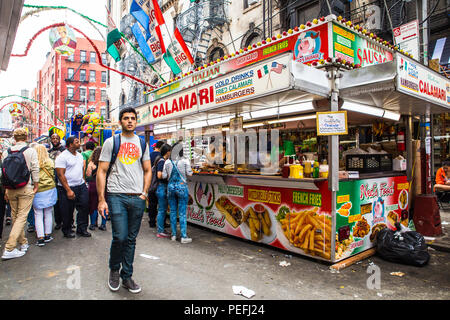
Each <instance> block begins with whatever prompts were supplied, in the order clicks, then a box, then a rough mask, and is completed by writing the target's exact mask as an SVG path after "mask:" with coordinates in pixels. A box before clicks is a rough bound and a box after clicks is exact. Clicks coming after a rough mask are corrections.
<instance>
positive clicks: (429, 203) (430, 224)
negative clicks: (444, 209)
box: [413, 194, 442, 237]
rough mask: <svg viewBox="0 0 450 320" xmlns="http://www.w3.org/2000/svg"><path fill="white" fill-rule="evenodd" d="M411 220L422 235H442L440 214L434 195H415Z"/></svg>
mask: <svg viewBox="0 0 450 320" xmlns="http://www.w3.org/2000/svg"><path fill="white" fill-rule="evenodd" d="M413 221H414V226H415V228H416V230H417V232H419V233H421V234H422V235H424V236H427V237H435V236H439V235H442V227H441V214H440V212H439V206H438V203H437V197H436V196H435V195H433V194H419V195H417V196H416V198H415V200H414V215H413Z"/></svg>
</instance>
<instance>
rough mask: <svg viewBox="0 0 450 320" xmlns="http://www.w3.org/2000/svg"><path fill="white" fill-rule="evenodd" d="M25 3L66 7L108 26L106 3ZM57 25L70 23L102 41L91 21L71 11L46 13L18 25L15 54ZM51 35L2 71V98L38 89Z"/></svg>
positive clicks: (41, 0)
mask: <svg viewBox="0 0 450 320" xmlns="http://www.w3.org/2000/svg"><path fill="white" fill-rule="evenodd" d="M25 3H26V4H29V5H42V6H66V7H69V8H71V9H73V10H75V11H77V12H79V13H82V14H84V15H86V16H88V17H90V18H91V19H94V20H96V21H99V22H101V23H103V24H104V25H106V24H107V23H106V7H105V6H106V0H26V1H25ZM30 10H33V9H31V8H25V7H24V8H23V10H22V15H23V14H24V13H25V12H27V11H30ZM58 22H67V23H69V24H71V25H73V26H74V27H76V28H78V29H80V30H81V31H83V32H84V33H85V34H86V35H87V36H88V37H90V38H91V39H98V40H101V39H102V37H101V35H100V34H99V33H98V31H97V30H96V29H95V28H93V27H92V25H91V24H90V23H89V22H87V21H86V20H85V19H83V18H82V17H80V16H79V15H77V14H76V13H73V12H71V11H70V10H51V11H44V12H40V13H38V14H35V15H33V16H31V17H28V18H27V19H25V20H24V21H23V22H22V23H21V24H19V27H18V29H17V34H16V39H15V41H14V46H13V50H12V53H14V54H21V53H23V52H24V51H25V48H26V46H27V44H28V41H29V40H30V39H31V38H32V37H33V36H34V34H35V33H37V32H38V31H39V30H41V29H42V28H44V27H46V26H48V25H51V24H54V23H58ZM94 25H95V26H96V27H97V28H98V29H99V30H100V31H101V32H103V33H104V37H105V38H106V28H104V27H102V26H100V25H98V24H94ZM49 32H50V30H46V31H45V32H43V33H42V34H40V35H39V36H38V37H37V38H36V39H35V41H34V42H33V44H32V46H31V48H30V50H29V52H28V55H27V56H26V57H11V58H10V60H9V65H8V68H7V70H6V71H1V72H0V96H3V95H9V94H18V95H20V92H21V90H22V89H27V90H29V91H30V92H31V90H32V89H33V88H34V87H35V86H36V79H37V72H38V71H39V69H41V68H42V66H43V65H44V63H45V60H46V58H45V56H46V54H47V52H49V51H50V50H51V47H50V42H49ZM75 35H76V36H77V37H82V35H81V34H79V33H77V32H75ZM3 101H4V100H3ZM3 101H2V102H3ZM2 104H3V103H2Z"/></svg>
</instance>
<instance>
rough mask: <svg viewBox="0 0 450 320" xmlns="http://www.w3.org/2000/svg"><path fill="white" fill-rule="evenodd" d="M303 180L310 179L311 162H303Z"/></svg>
mask: <svg viewBox="0 0 450 320" xmlns="http://www.w3.org/2000/svg"><path fill="white" fill-rule="evenodd" d="M304 174H305V178H311V162H309V161H308V160H306V161H305V170H304Z"/></svg>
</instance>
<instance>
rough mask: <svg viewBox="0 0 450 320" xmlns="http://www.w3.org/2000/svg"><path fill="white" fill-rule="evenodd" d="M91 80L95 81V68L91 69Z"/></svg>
mask: <svg viewBox="0 0 450 320" xmlns="http://www.w3.org/2000/svg"><path fill="white" fill-rule="evenodd" d="M89 81H90V82H95V70H91V71H89Z"/></svg>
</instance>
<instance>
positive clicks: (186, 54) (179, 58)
mask: <svg viewBox="0 0 450 320" xmlns="http://www.w3.org/2000/svg"><path fill="white" fill-rule="evenodd" d="M152 4H153V10H154V13H155V19H156V26H155V29H154V30H155V33H156V35H157V37H158V38H159V42H160V49H161V53H162V54H163V59H164V61H165V62H166V63H167V65H168V66H169V68H170V69H171V70H172V72H173V73H174V74H179V73H181V72H185V71H187V69H188V68H189V67H190V66H191V65H192V64H194V59H193V58H192V55H191V53H190V51H189V48H188V47H187V45H186V43H185V41H184V39H183V37H182V36H181V33H180V31H179V30H178V28H177V27H175V31H174V36H175V39H171V37H170V35H169V34H168V28H167V25H166V22H165V20H164V17H163V14H162V12H161V9H160V7H159V4H158V1H157V0H152Z"/></svg>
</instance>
